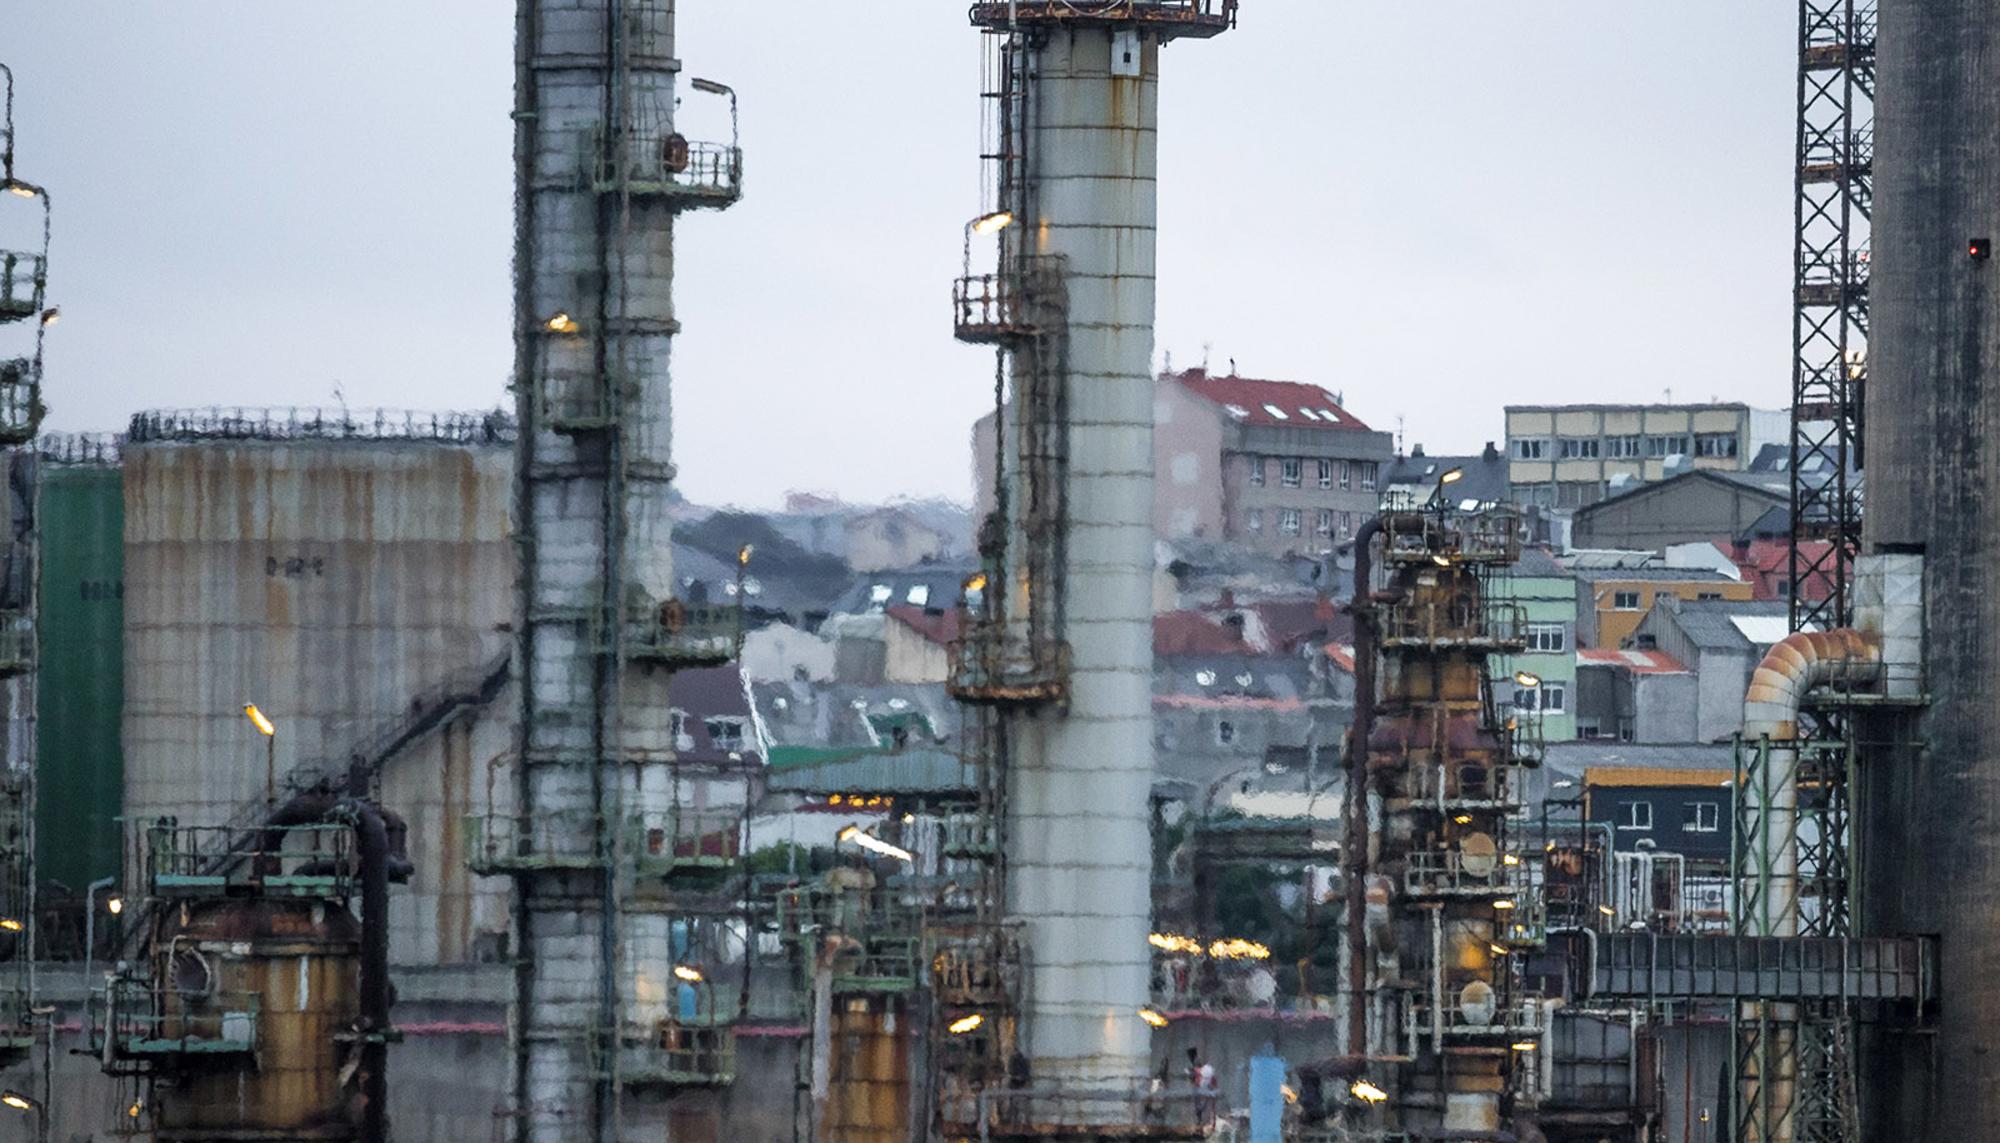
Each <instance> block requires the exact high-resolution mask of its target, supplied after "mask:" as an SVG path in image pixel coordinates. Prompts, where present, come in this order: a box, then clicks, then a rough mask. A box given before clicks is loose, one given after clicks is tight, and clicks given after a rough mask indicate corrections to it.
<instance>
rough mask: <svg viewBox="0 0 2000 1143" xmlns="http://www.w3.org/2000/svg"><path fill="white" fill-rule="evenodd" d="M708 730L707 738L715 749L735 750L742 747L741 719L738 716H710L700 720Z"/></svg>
mask: <svg viewBox="0 0 2000 1143" xmlns="http://www.w3.org/2000/svg"><path fill="white" fill-rule="evenodd" d="M702 726H703V727H704V728H705V729H706V730H707V731H708V740H709V741H710V742H712V743H714V744H715V748H716V749H717V750H728V751H737V750H741V749H743V720H742V719H740V718H711V719H706V720H704V721H703V722H702Z"/></svg>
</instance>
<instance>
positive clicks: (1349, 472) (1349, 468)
mask: <svg viewBox="0 0 2000 1143" xmlns="http://www.w3.org/2000/svg"><path fill="white" fill-rule="evenodd" d="M1353 487H1354V466H1353V465H1352V464H1350V463H1348V462H1347V461H1344V460H1343V461H1341V462H1340V490H1341V491H1342V492H1346V491H1349V490H1350V489H1352V488H1353Z"/></svg>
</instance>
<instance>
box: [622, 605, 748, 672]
mask: <svg viewBox="0 0 2000 1143" xmlns="http://www.w3.org/2000/svg"><path fill="white" fill-rule="evenodd" d="M737 598H738V600H739V601H740V600H741V599H742V597H741V596H738V597H737ZM742 649H743V608H742V605H741V603H740V602H738V603H733V604H727V605H716V604H693V605H690V604H685V603H682V602H681V601H680V600H678V599H669V600H667V601H665V602H664V603H661V604H660V605H659V606H658V607H656V608H651V609H648V610H645V611H641V612H639V613H637V614H636V615H634V616H633V617H632V619H631V621H630V622H629V623H628V624H627V625H626V629H625V653H626V655H627V657H629V658H632V659H637V660H640V661H644V662H655V663H665V664H667V665H669V666H673V667H719V666H722V665H723V664H724V663H727V662H729V661H730V660H732V659H734V658H736V656H737V654H738V653H739V652H740V651H741V650H742Z"/></svg>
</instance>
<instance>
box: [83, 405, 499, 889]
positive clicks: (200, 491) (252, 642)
mask: <svg viewBox="0 0 2000 1143" xmlns="http://www.w3.org/2000/svg"><path fill="white" fill-rule="evenodd" d="M511 434H512V429H511V425H510V423H509V422H507V421H506V420H505V419H504V418H502V417H499V416H497V415H492V414H487V415H479V414H471V415H456V414H452V415H444V414H406V413H388V412H359V411H357V412H353V413H348V412H345V411H343V412H339V413H319V412H315V411H311V410H280V411H269V410H203V411H197V412H161V413H142V414H140V415H138V416H136V417H135V418H134V419H133V422H132V431H131V434H130V437H131V439H130V442H129V444H128V445H127V448H126V450H125V464H124V482H123V486H124V520H125V537H124V538H125V552H124V558H125V584H126V586H125V597H124V665H125V681H126V687H125V707H124V717H123V728H124V734H123V737H124V745H125V781H124V788H125V812H126V815H127V817H128V819H130V820H132V821H139V822H145V821H151V820H153V819H155V818H159V817H175V818H178V819H179V820H181V821H183V822H199V823H207V824H223V823H228V822H232V821H236V822H243V821H244V820H245V814H246V812H248V811H252V810H255V809H257V808H259V807H261V806H262V804H263V802H264V798H265V791H266V782H267V769H270V770H274V771H275V774H276V776H277V779H278V785H279V787H280V790H279V797H280V798H281V799H282V797H283V796H284V790H283V787H284V786H285V784H286V777H287V775H290V774H294V773H295V771H296V770H297V769H298V768H300V767H308V768H314V767H320V768H327V769H331V770H335V771H344V769H345V767H346V765H347V761H348V759H349V757H350V756H351V755H352V754H354V753H356V752H357V751H362V750H365V749H368V748H370V747H373V746H376V745H379V742H380V740H381V738H382V736H383V735H384V734H385V733H386V732H392V731H393V730H394V729H395V727H396V725H397V723H398V722H399V720H404V719H407V718H408V717H409V716H410V715H411V712H412V709H413V704H416V703H421V701H422V700H423V698H424V696H426V695H429V694H433V693H436V692H439V691H440V690H441V689H443V688H448V687H450V686H451V685H452V684H453V682H454V680H460V679H462V678H464V677H465V676H467V675H468V673H475V674H476V673H477V672H478V671H480V670H481V668H482V667H483V666H484V665H486V664H489V663H490V662H492V661H493V660H495V659H496V657H500V656H504V655H505V654H506V653H507V648H508V635H507V626H508V623H509V620H510V618H511V616H512V613H513V603H512V597H513V552H512V550H511V548H510V545H509V528H508V515H509V507H510V502H511V500H510V498H511V476H512V463H511V457H510V454H509V448H508V445H509V442H510V441H511ZM247 703H255V704H257V706H258V708H259V709H260V710H261V711H262V712H264V713H265V714H266V715H267V716H268V717H269V719H270V721H271V723H272V725H273V728H274V729H275V731H276V733H275V735H274V736H272V737H270V738H269V739H268V740H267V738H266V737H265V736H264V735H263V734H262V733H261V732H260V730H259V727H258V726H257V725H256V724H254V723H253V722H252V721H251V720H250V719H249V718H246V717H245V712H244V706H245V704H247ZM128 883H130V882H128Z"/></svg>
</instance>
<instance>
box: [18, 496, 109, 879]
mask: <svg viewBox="0 0 2000 1143" xmlns="http://www.w3.org/2000/svg"><path fill="white" fill-rule="evenodd" d="M41 500H42V502H41V510H42V511H41V523H42V555H41V562H42V581H41V588H42V600H41V617H42V622H41V679H40V697H39V699H38V700H37V704H36V712H37V715H38V716H39V723H38V726H37V729H36V735H35V741H36V750H37V751H38V753H39V758H38V760H37V764H36V769H37V781H38V789H37V791H36V799H35V801H36V805H35V827H36V830H35V832H36V846H35V860H36V863H37V871H38V874H39V880H40V881H41V882H42V884H44V885H46V884H48V883H49V882H51V881H56V882H61V883H62V884H64V885H67V886H68V887H69V888H70V889H72V890H73V891H75V892H77V893H81V892H83V887H84V886H85V885H88V884H89V883H90V882H91V881H94V880H96V879H97V878H99V877H105V876H112V875H116V874H117V873H118V871H119V866H120V856H121V854H122V848H121V846H120V842H119V839H120V835H121V827H122V825H123V823H122V821H121V820H120V818H121V815H122V814H123V812H124V790H125V762H124V755H123V752H122V750H121V748H120V745H119V738H118V734H119V724H120V712H121V710H122V709H123V707H124V702H125V640H124V630H125V490H124V480H123V478H122V475H121V473H120V471H119V469H118V467H117V466H116V465H115V464H103V463H96V464H63V463H49V462H48V461H47V460H45V461H44V462H43V465H42V497H41Z"/></svg>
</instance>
